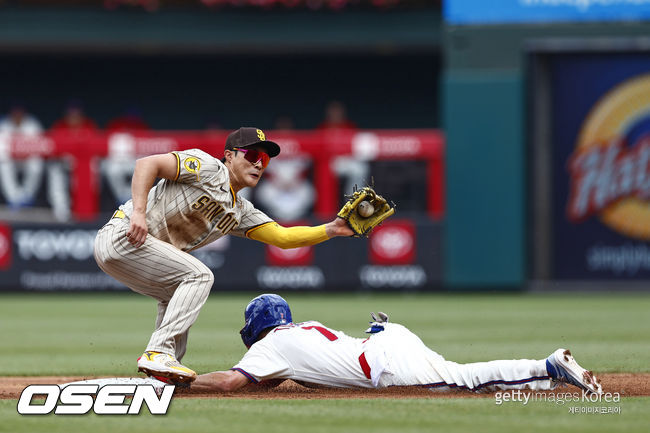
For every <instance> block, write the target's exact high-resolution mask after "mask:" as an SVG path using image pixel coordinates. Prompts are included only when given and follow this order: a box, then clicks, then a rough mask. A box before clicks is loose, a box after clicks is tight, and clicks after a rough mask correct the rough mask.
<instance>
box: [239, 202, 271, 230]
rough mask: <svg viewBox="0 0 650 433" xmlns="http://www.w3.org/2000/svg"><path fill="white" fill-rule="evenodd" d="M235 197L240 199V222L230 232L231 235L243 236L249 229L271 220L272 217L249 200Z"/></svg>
mask: <svg viewBox="0 0 650 433" xmlns="http://www.w3.org/2000/svg"><path fill="white" fill-rule="evenodd" d="M237 199H238V200H239V201H240V206H242V213H241V222H240V223H239V225H238V226H237V227H236V228H235V229H233V230H232V231H231V232H230V234H231V235H235V236H239V237H240V238H245V237H246V233H247V232H248V231H249V230H252V229H254V228H255V227H259V226H261V225H264V224H268V223H270V222H273V219H271V218H270V217H269V216H268V215H267V214H265V213H264V212H262V211H261V210H259V209H256V208H255V206H253V203H251V202H250V201H248V200H246V199H245V198H243V197H237Z"/></svg>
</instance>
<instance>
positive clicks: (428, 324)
mask: <svg viewBox="0 0 650 433" xmlns="http://www.w3.org/2000/svg"><path fill="white" fill-rule="evenodd" d="M283 295H284V296H285V298H286V299H287V300H288V301H289V303H290V304H291V306H292V310H293V312H294V321H303V320H310V319H316V320H320V321H321V322H323V323H325V324H327V325H328V326H330V327H332V328H335V329H340V330H343V331H345V332H347V333H348V334H350V335H353V336H359V337H360V336H362V334H363V330H364V329H365V328H366V327H367V323H368V319H369V314H368V313H369V312H370V311H377V310H382V311H385V312H387V313H389V314H390V315H391V320H393V321H396V322H400V323H402V324H404V325H406V326H407V327H409V328H410V329H411V330H412V331H414V332H415V333H416V334H418V335H419V336H420V337H421V338H422V340H423V341H424V342H425V343H426V344H427V345H428V346H429V347H431V348H432V349H434V350H436V351H437V352H439V353H441V354H442V355H443V356H445V357H446V358H447V359H451V360H454V361H458V362H473V361H482V360H490V359H504V358H523V357H525V358H544V357H546V356H547V355H548V354H549V353H551V352H552V351H553V350H554V349H556V348H558V347H567V348H570V349H571V350H572V351H573V353H574V355H575V356H576V358H577V359H578V360H579V362H580V363H581V364H582V365H583V366H585V367H588V368H591V369H593V370H595V371H596V372H648V371H650V344H648V343H649V339H648V333H647V326H648V323H650V296H648V295H639V294H636V295H619V296H613V295H593V294H579V295H562V294H553V295H502V294H495V295H371V294H363V295H330V296H324V295H298V294H292V293H283ZM251 297H252V296H251V295H232V294H216V293H215V294H213V295H212V296H211V297H210V299H209V300H208V303H207V304H206V305H205V307H204V309H203V311H202V313H201V316H200V318H199V320H198V321H197V323H196V324H195V325H194V327H193V328H192V331H191V332H190V342H189V350H188V353H187V355H186V357H185V358H184V362H185V363H186V364H187V365H189V366H190V367H192V368H194V369H195V370H197V371H198V372H200V373H203V372H207V371H212V370H216V369H226V368H229V367H231V366H232V365H233V364H235V363H236V362H237V361H238V360H239V359H240V357H241V356H242V355H243V354H244V352H245V347H244V346H243V344H242V343H241V341H240V339H239V334H238V331H239V328H240V327H241V325H242V318H243V308H244V307H245V305H246V303H247V302H248V300H249V298H251ZM155 312H156V306H155V302H153V301H151V300H149V299H147V298H145V297H143V296H140V295H136V294H131V293H129V294H119V295H100V294H95V295H92V294H84V295H71V294H59V295H54V294H52V295H50V294H47V295H44V294H36V293H32V294H27V295H2V296H0V323H1V329H2V350H1V351H0V375H2V376H8V375H93V376H96V375H100V376H114V375H120V376H122V375H135V361H136V358H137V357H138V356H139V355H140V354H141V352H142V350H143V349H144V346H145V345H146V343H147V341H148V339H149V336H150V333H151V330H152V327H153V321H154V316H155ZM649 403H650V398H648V397H640V398H624V400H623V401H622V402H621V403H619V404H618V407H619V408H620V410H621V413H620V414H571V413H569V412H568V406H567V405H557V404H553V403H550V402H536V403H529V404H528V405H525V406H524V405H522V404H521V403H504V404H503V405H501V406H497V405H496V404H495V401H494V399H492V398H484V399H463V398H451V399H416V400H396V399H379V400H279V401H272V400H246V399H218V398H215V399H212V400H188V399H177V400H175V401H174V402H173V403H172V406H171V409H170V412H169V413H168V415H167V416H159V417H155V416H151V415H148V414H146V415H145V414H142V415H140V416H132V417H115V416H96V415H86V416H77V417H61V416H59V417H57V416H53V415H50V416H31V417H23V416H20V415H18V414H17V413H16V401H15V400H3V401H0V432H4V431H6V432H22V431H24V432H37V431H47V432H57V431H66V432H67V431H84V432H86V431H93V432H103V431H111V432H113V431H118V430H119V431H128V432H129V433H133V432H140V431H142V432H145V431H146V432H149V431H157V432H167V431H170V432H171V431H188V432H189V431H229V432H240V431H242V432H243V431H263V432H269V433H273V432H294V431H295V432H307V431H309V432H320V431H323V432H326V431H327V432H329V431H346V432H347V431H350V432H355V431H360V432H361V431H363V432H367V431H372V432H384V431H386V432H388V431H390V432H396V431H399V432H411V431H413V432H414V431H434V430H441V431H445V432H456V431H459V432H464V431H470V430H476V431H495V432H496V431H544V432H547V431H548V430H549V429H553V428H555V429H557V430H558V431H568V430H571V431H592V432H597V431H603V432H605V431H625V432H632V431H647V426H648V425H649V424H650V422H649V421H650V415H648V410H647V408H648V404H649ZM579 404H582V403H579ZM143 412H146V409H145V410H143Z"/></svg>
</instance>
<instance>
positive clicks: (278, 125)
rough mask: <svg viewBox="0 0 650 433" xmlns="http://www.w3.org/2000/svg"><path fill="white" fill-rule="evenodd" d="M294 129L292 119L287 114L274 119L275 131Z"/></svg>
mask: <svg viewBox="0 0 650 433" xmlns="http://www.w3.org/2000/svg"><path fill="white" fill-rule="evenodd" d="M295 128H296V125H295V124H294V122H293V118H292V117H291V116H289V115H287V114H281V115H280V116H278V117H276V118H275V122H274V123H273V129H275V130H276V131H291V130H293V129H295Z"/></svg>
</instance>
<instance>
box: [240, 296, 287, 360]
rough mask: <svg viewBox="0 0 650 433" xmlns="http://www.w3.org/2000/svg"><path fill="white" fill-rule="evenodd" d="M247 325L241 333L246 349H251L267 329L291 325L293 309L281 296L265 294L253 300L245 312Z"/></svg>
mask: <svg viewBox="0 0 650 433" xmlns="http://www.w3.org/2000/svg"><path fill="white" fill-rule="evenodd" d="M244 320H245V321H246V323H245V324H244V327H243V328H242V329H241V331H239V334H240V335H241V339H242V341H243V342H244V344H245V345H246V347H251V346H252V345H253V343H255V342H256V341H257V338H258V337H259V335H260V334H261V333H262V331H264V330H265V329H267V328H271V327H273V326H278V325H286V324H287V323H291V321H292V320H293V319H292V318H291V309H289V304H287V301H285V300H284V299H283V298H282V297H281V296H279V295H274V294H272V293H265V294H264V295H260V296H258V297H257V298H255V299H253V300H252V301H250V302H249V303H248V305H247V306H246V311H245V312H244Z"/></svg>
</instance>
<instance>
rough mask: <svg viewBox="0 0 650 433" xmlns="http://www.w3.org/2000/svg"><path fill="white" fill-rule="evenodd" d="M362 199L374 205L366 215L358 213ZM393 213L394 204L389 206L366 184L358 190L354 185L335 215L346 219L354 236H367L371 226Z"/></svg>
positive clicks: (373, 226) (376, 224)
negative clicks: (372, 210)
mask: <svg viewBox="0 0 650 433" xmlns="http://www.w3.org/2000/svg"><path fill="white" fill-rule="evenodd" d="M363 201H367V202H369V203H370V204H371V205H372V206H373V207H374V212H373V213H372V214H371V215H369V216H367V217H363V216H361V215H360V214H359V209H358V207H359V203H361V202H363ZM394 213H395V205H394V204H393V205H392V206H391V205H390V204H389V203H388V202H387V201H386V199H385V198H383V197H382V196H380V195H379V194H377V193H376V192H375V190H374V189H373V188H372V187H369V186H366V187H364V188H361V189H360V190H357V189H356V187H355V191H354V192H353V193H352V195H351V196H350V197H349V198H348V201H347V202H346V203H345V204H344V205H343V207H342V208H341V210H340V211H339V213H338V214H336V215H337V216H339V217H341V218H343V219H344V220H346V221H347V223H348V225H349V226H350V228H351V229H352V231H353V232H354V236H355V237H361V236H368V234H369V233H370V232H371V231H372V229H373V228H375V227H376V226H378V225H379V224H381V223H382V222H383V221H384V220H385V219H386V218H388V217H389V216H391V215H392V214H394Z"/></svg>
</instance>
